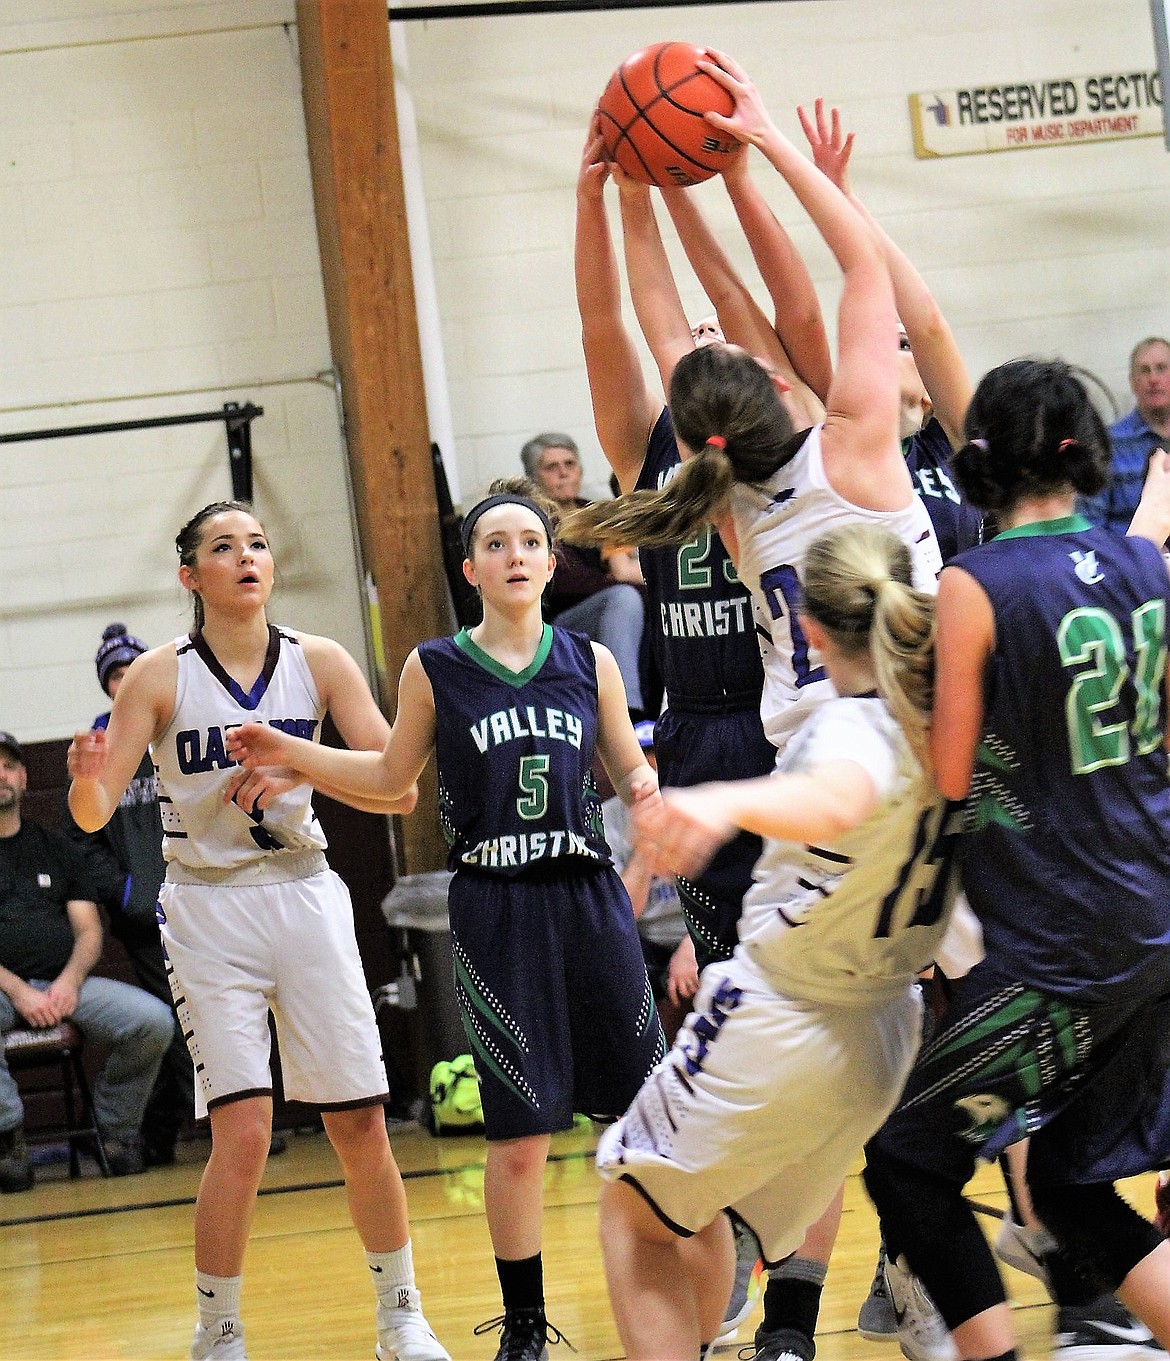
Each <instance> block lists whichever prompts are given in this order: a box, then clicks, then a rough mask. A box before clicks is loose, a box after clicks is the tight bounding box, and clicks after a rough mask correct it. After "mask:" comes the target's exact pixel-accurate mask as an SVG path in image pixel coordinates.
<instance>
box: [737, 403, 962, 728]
mask: <svg viewBox="0 0 1170 1361" xmlns="http://www.w3.org/2000/svg"><path fill="white" fill-rule="evenodd" d="M821 430H822V427H821V426H819V425H815V426H813V428H812V429H811V430H810V431H809V432H808V435H807V437H806V438H805V440H804V442H803V443H802V444H801V446H800V448H799V449H798V450H797V451H796V454H795V455H794V456H793V457H792V458H791V459H790V460H789V461H788V462H787V463H786V464H784V466H783V467H782V468H778V469H777V470H776V471H775V472H774V473H773V474H772V476H771V477H770V478H768V480H767V481H766V482H758V483H742V482H737V483H736V484H735V486H734V487H733V488H732V491H731V512H732V516H733V518H734V520H735V532H736V535H737V537H738V539H739V561H738V563H737V567H738V570H739V575H740V578H741V579H742V581H743V583H744V585H746V586H747V588H748V589H749V590H750V591H751V593H752V600H753V601H754V603H755V611H756V629H757V631H758V633H759V635H760V651H761V652H762V654H763V658H764V697H763V700H762V701H761V703H760V717H761V718H762V719H763V723H764V732H765V733H767V735H768V740H769V741H770V742H772V743H773V745H774V746H776V747H777V748H779V749H781V750H782V749H783V747H784V744H785V742H787V741H788V739H789V737H790V736H791V735H792V733H793V732H794V731H795V730H796V729H797V728H798V727H799V726H800V724H801V723H802V722H803V721H804V718H805V716H806V714H808V712H809V711H810V710H811V709H813V708H814V707H815V706H816V705H818V704H820V703H821V702H822V701H823V700H825V699H826V698H827V697H828V696H830V695H832V694H835V693H836V692H835V691H834V690H833V687H832V684H831V683H830V681H829V679H828V675H827V673H826V671H825V669H824V667H823V666H822V665H821V664H820V658H819V656H818V655H817V653H816V651H815V650H814V649H813V648H811V647H810V646H809V643H808V641H807V639H806V638H805V636H804V634H803V632H802V631H801V628H800V625H799V622H798V621H797V618H796V611H797V608H798V607H799V602H800V580H799V572H800V570H801V568H802V567H803V565H804V555H805V553H806V552H807V551H808V547H809V545H810V544H811V543H812V542H813V540H814V539H818V538H820V536H821V535H822V534H824V533H825V532H826V531H827V530H830V529H835V528H837V527H838V526H839V525H842V524H845V523H847V522H849V521H863V522H865V523H867V524H876V525H884V526H885V527H886V528H887V529H889V530H890V531H891V533H893V534H895V535H896V536H897V537H898V538H899V539H901V540H902V542H903V543H904V544H905V545H906V546H907V547H908V548H909V549H910V557H911V561H912V563H913V570H914V585H915V586H916V587H917V588H918V589H919V590H920V591H931V592H933V591H935V590H937V589H938V574H939V573H940V572H941V571H942V554H941V552H940V551H939V546H938V538H937V536H936V535H935V532H934V527H933V526H932V525H931V522H930V516H929V515H928V514H927V512H926V508H925V506H924V505H923V504H922V500H921V498H920V497H918V496H915V495H914V494H913V492H911V493H910V499H909V502H908V503H907V505H906V506H905V507H903V509H902V510H863V509H862V508H861V507H860V506H855V505H853V503H852V502H850V501H846V500H845V498H844V497H843V496H841V495H840V494H839V493H838V492H836V491H834V490H833V488H832V487H831V486H830V485H829V481H828V478H827V477H826V475H825V467H824V461H823V459H822V456H821Z"/></svg>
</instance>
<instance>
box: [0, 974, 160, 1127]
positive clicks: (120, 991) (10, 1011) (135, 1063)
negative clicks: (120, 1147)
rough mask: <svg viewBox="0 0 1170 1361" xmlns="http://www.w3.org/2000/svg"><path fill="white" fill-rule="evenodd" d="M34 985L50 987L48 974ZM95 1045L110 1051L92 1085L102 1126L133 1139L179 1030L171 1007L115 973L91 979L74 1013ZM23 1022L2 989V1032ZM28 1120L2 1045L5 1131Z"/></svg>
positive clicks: (0, 1108)
mask: <svg viewBox="0 0 1170 1361" xmlns="http://www.w3.org/2000/svg"><path fill="white" fill-rule="evenodd" d="M29 986H30V987H33V988H37V989H38V990H39V991H40V992H47V991H48V990H49V986H50V983H49V981H48V980H46V979H41V978H32V979H29ZM69 1019H70V1020H71V1021H72V1022H73V1023H74V1025H76V1026H77V1028H78V1030H80V1031H81V1033H82V1034H83V1035H84V1036H85V1038H86V1040H87V1041H88V1042H90V1043H92V1044H95V1045H98V1046H100V1047H101V1048H102V1049H108V1050H109V1051H110V1052H109V1056H108V1057H107V1059H106V1061H105V1064H104V1065H103V1067H102V1070H101V1072H100V1073H99V1074H98V1078H97V1082H96V1083H94V1088H93V1110H94V1116H95V1118H96V1119H97V1123H98V1127H99V1128H100V1129H101V1131H102V1133H103V1134H104V1135H106V1136H107V1137H108V1138H110V1139H116V1140H117V1141H118V1142H119V1143H132V1142H134V1141H135V1140H137V1138H138V1130H139V1127H140V1125H141V1124H142V1112H143V1111H144V1110H145V1108H146V1102H147V1099H148V1098H149V1096H150V1091H151V1088H152V1087H153V1086H154V1079H155V1077H156V1075H157V1074H158V1067H159V1064H160V1063H161V1062H162V1057H163V1055H164V1054H165V1053H166V1050H167V1046H168V1045H169V1044H170V1042H171V1036H172V1034H173V1033H174V1025H175V1022H174V1017H173V1016H172V1014H171V1009H170V1007H168V1006H167V1005H166V1004H165V1003H164V1002H160V1001H159V999H158V998H157V997H152V996H151V995H150V993H148V992H144V991H143V990H142V989H141V988H135V987H132V986H131V985H130V984H129V983H120V982H118V980H117V979H114V978H93V977H91V978H87V979H86V980H85V982H84V983H82V985H81V989H80V991H79V993H78V997H77V1010H76V1011H74V1013H73V1015H72V1016H71V1017H70V1018H69ZM18 1025H24V1019H23V1017H21V1016H20V1015H19V1013H18V1012H17V1010H16V1008H15V1007H14V1006H13V1005H12V1003H11V1002H10V1001H9V1000H8V997H7V996H6V995H5V994H4V993H2V992H0V1031H5V1030H12V1029H13V1028H14V1027H16V1026H18ZM23 1122H24V1106H23V1104H22V1103H21V1100H20V1093H19V1091H18V1090H17V1086H16V1082H15V1080H14V1078H13V1077H12V1074H11V1073H10V1072H9V1071H8V1064H7V1063H6V1062H5V1060H4V1054H3V1049H2V1047H0V1131H3V1132H7V1131H8V1130H11V1129H15V1128H16V1126H17V1125H20V1124H23Z"/></svg>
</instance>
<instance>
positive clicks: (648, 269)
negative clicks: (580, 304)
mask: <svg viewBox="0 0 1170 1361" xmlns="http://www.w3.org/2000/svg"><path fill="white" fill-rule="evenodd" d="M614 178H615V180H616V181H617V186H618V193H619V201H620V204H621V214H622V244H623V247H624V250H625V257H626V277H627V279H628V280H629V285H630V297H631V298H632V299H633V302H634V312H635V314H636V315H637V318H638V325H639V326H640V327H641V330H642V335H643V336H644V337H645V340H646V344H647V345H649V347H650V353H651V354H652V355H653V356H654V362H655V364H656V365H657V366H658V373H659V376H660V377H661V379H662V387H663V391H664V392H669V390H670V378H671V375H672V374H673V373H674V367H675V365H676V364H677V363H678V361H679V360H680V359H681V358H682V357H683V355H684V354H689V353H690V352H691V350H693V349H694V348H695V340H694V336H692V334H691V326H690V322H688V321H687V314H686V312H685V311H684V310H683V305H682V299H681V298H680V297H679V293H678V287H677V285H676V284H675V281H674V275H673V274H672V273H671V269H670V261H669V260H668V259H667V256H666V249H665V247H664V246H663V244H662V234H661V233H660V232H659V230H658V219H657V218H656V217H655V216H654V205H653V203H652V202H651V200H650V190H649V187H648V186H647V185H644V184H639V183H638V182H637V181H636V180H632V179H631V178H630V177H629V176H628V175H623V174H622V173H621V172H620V171H615V172H614Z"/></svg>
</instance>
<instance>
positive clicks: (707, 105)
mask: <svg viewBox="0 0 1170 1361" xmlns="http://www.w3.org/2000/svg"><path fill="white" fill-rule="evenodd" d="M703 55H704V50H703V48H701V47H695V46H694V45H693V44H692V43H656V44H655V45H654V46H653V47H647V48H644V49H643V50H642V51H641V52H635V53H634V55H633V56H632V57H627V58H626V60H625V61H623V62H622V64H621V65H620V66H619V67H618V69H617V70H616V71H615V72H614V73H613V76H612V78H611V79H610V82H609V84H608V85H607V86H606V87H605V91H604V93H603V94H602V96H601V99H600V101H599V102H598V105H597V112H598V115H599V117H600V119H601V136H602V140H603V142H604V143H605V150H606V153H607V155H608V156H609V158H610V160H613V161H616V162H617V163H618V165H620V166H621V168H622V169H623V170H624V171H625V172H626V174H627V175H630V176H632V177H633V178H634V179H636V180H641V181H642V183H643V184H658V185H672V184H675V185H680V186H682V187H684V188H685V186H686V185H688V184H698V183H699V182H700V181H701V180H708V179H710V178H711V176H712V175H717V174H718V173H719V171H720V170H722V169H723V167H724V166H725V165H726V164H727V158H728V157H729V156H730V155H731V154H732V152H733V151H735V150H736V148H737V147H738V146H739V142H738V141H737V140H736V139H735V138H734V137H732V135H731V134H730V133H728V132H720V131H719V130H718V129H717V128H713V127H712V126H711V124H710V123H708V122H707V120H706V119H705V118H704V117H703V115H704V114H705V113H706V112H707V110H708V109H711V110H713V111H714V112H716V113H722V114H726V115H730V114H731V113H732V112H733V111H734V109H735V101H734V100H733V99H732V97H731V95H730V94H729V93H728V92H727V91H726V90H725V89H724V88H723V86H722V85H720V84H719V82H718V81H716V80H713V79H712V78H711V77H710V76H709V75H707V73H706V72H705V71H700V70H699V68H698V67H697V66H696V65H695V63H696V61H697V60H698V59H699V58H700V57H702V56H703Z"/></svg>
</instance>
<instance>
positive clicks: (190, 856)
mask: <svg viewBox="0 0 1170 1361" xmlns="http://www.w3.org/2000/svg"><path fill="white" fill-rule="evenodd" d="M175 652H176V654H177V657H178V662H179V677H178V683H177V685H176V687H175V712H174V714H173V716H172V718H171V721H170V723H169V724H168V725H167V727H166V729H165V731H164V732H163V733H162V734H161V736H160V737H159V738H158V740H157V741H156V742H153V743H152V744H151V754H152V756H153V757H154V765H155V769H156V770H157V772H158V781H159V806H160V810H161V812H162V824H163V855H164V857H165V858H166V860H168V861H177V862H178V864H180V865H182V866H185V867H186V868H188V869H191V870H194V871H196V872H198V871H200V870H215V871H225V870H234V869H239V868H242V867H243V866H251V865H253V864H255V863H256V862H258V861H261V860H263V859H264V858H265V857H266V856H270V855H272V854H273V852H278V851H287V850H292V851H298V852H304V851H321V850H323V849H324V847H325V844H326V843H325V835H324V833H323V832H322V830H321V825H320V823H318V821H317V819H316V816H315V815H314V813H313V806H312V802H311V797H312V789H311V787H310V786H309V785H308V784H303V785H298V786H297V787H296V788H295V789H291V790H289V791H288V792H287V793H285V794H281V795H279V796H278V797H277V798H275V799H273V801H272V802H271V804H270V805H269V806H268V807H267V808H266V809H265V810H264V811H263V812H262V813H245V812H244V810H243V809H242V808H240V807H238V806H237V805H236V804H234V803H225V802H224V799H223V794H224V788H225V786H226V785H227V783H228V781H229V780H230V779H231V778H232V776H233V775H234V774H235V773H236V772H237V770H238V765H237V763H236V762H235V761H234V760H233V759H232V758H231V756H229V755H228V752H227V746H226V743H225V740H224V739H225V736H226V734H227V732H228V730H229V729H230V728H238V727H239V726H240V725H241V724H243V723H268V724H271V725H272V726H273V727H276V728H280V729H281V730H282V731H283V732H289V733H292V734H293V735H294V736H296V737H307V738H309V739H310V740H312V741H317V740H318V739H319V736H320V727H321V719H322V718H323V717H324V708H323V707H322V704H321V699H320V696H319V695H318V693H317V686H316V684H315V683H314V681H313V677H312V673H311V672H310V671H309V664H308V662H307V661H306V660H305V653H304V649H303V648H302V647H301V645H300V642H299V640H298V639H297V637H296V635H295V634H293V633H290V632H288V631H286V630H284V629H278V628H276V627H275V626H273V625H269V630H268V652H267V655H266V656H265V658H264V669H263V670H262V671H261V673H260V675H259V676H258V677H257V679H256V683H255V684H254V685H253V686H252V689H251V690H250V691H249V692H247V693H245V692H244V690H243V689H242V688H241V686H239V685H238V684H237V683H236V682H235V681H234V680H233V679H232V678H231V677H230V676H229V675H228V674H227V672H226V671H224V669H223V667H222V666H220V664H219V662H218V661H217V660H216V658H215V654H214V653H213V652H212V651H211V649H210V648H209V647H208V646H207V643H206V642H205V641H204V639H203V635H202V634H200V633H193V634H190V635H186V634H185V635H184V636H183V637H181V638H177V639H176V640H175Z"/></svg>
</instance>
